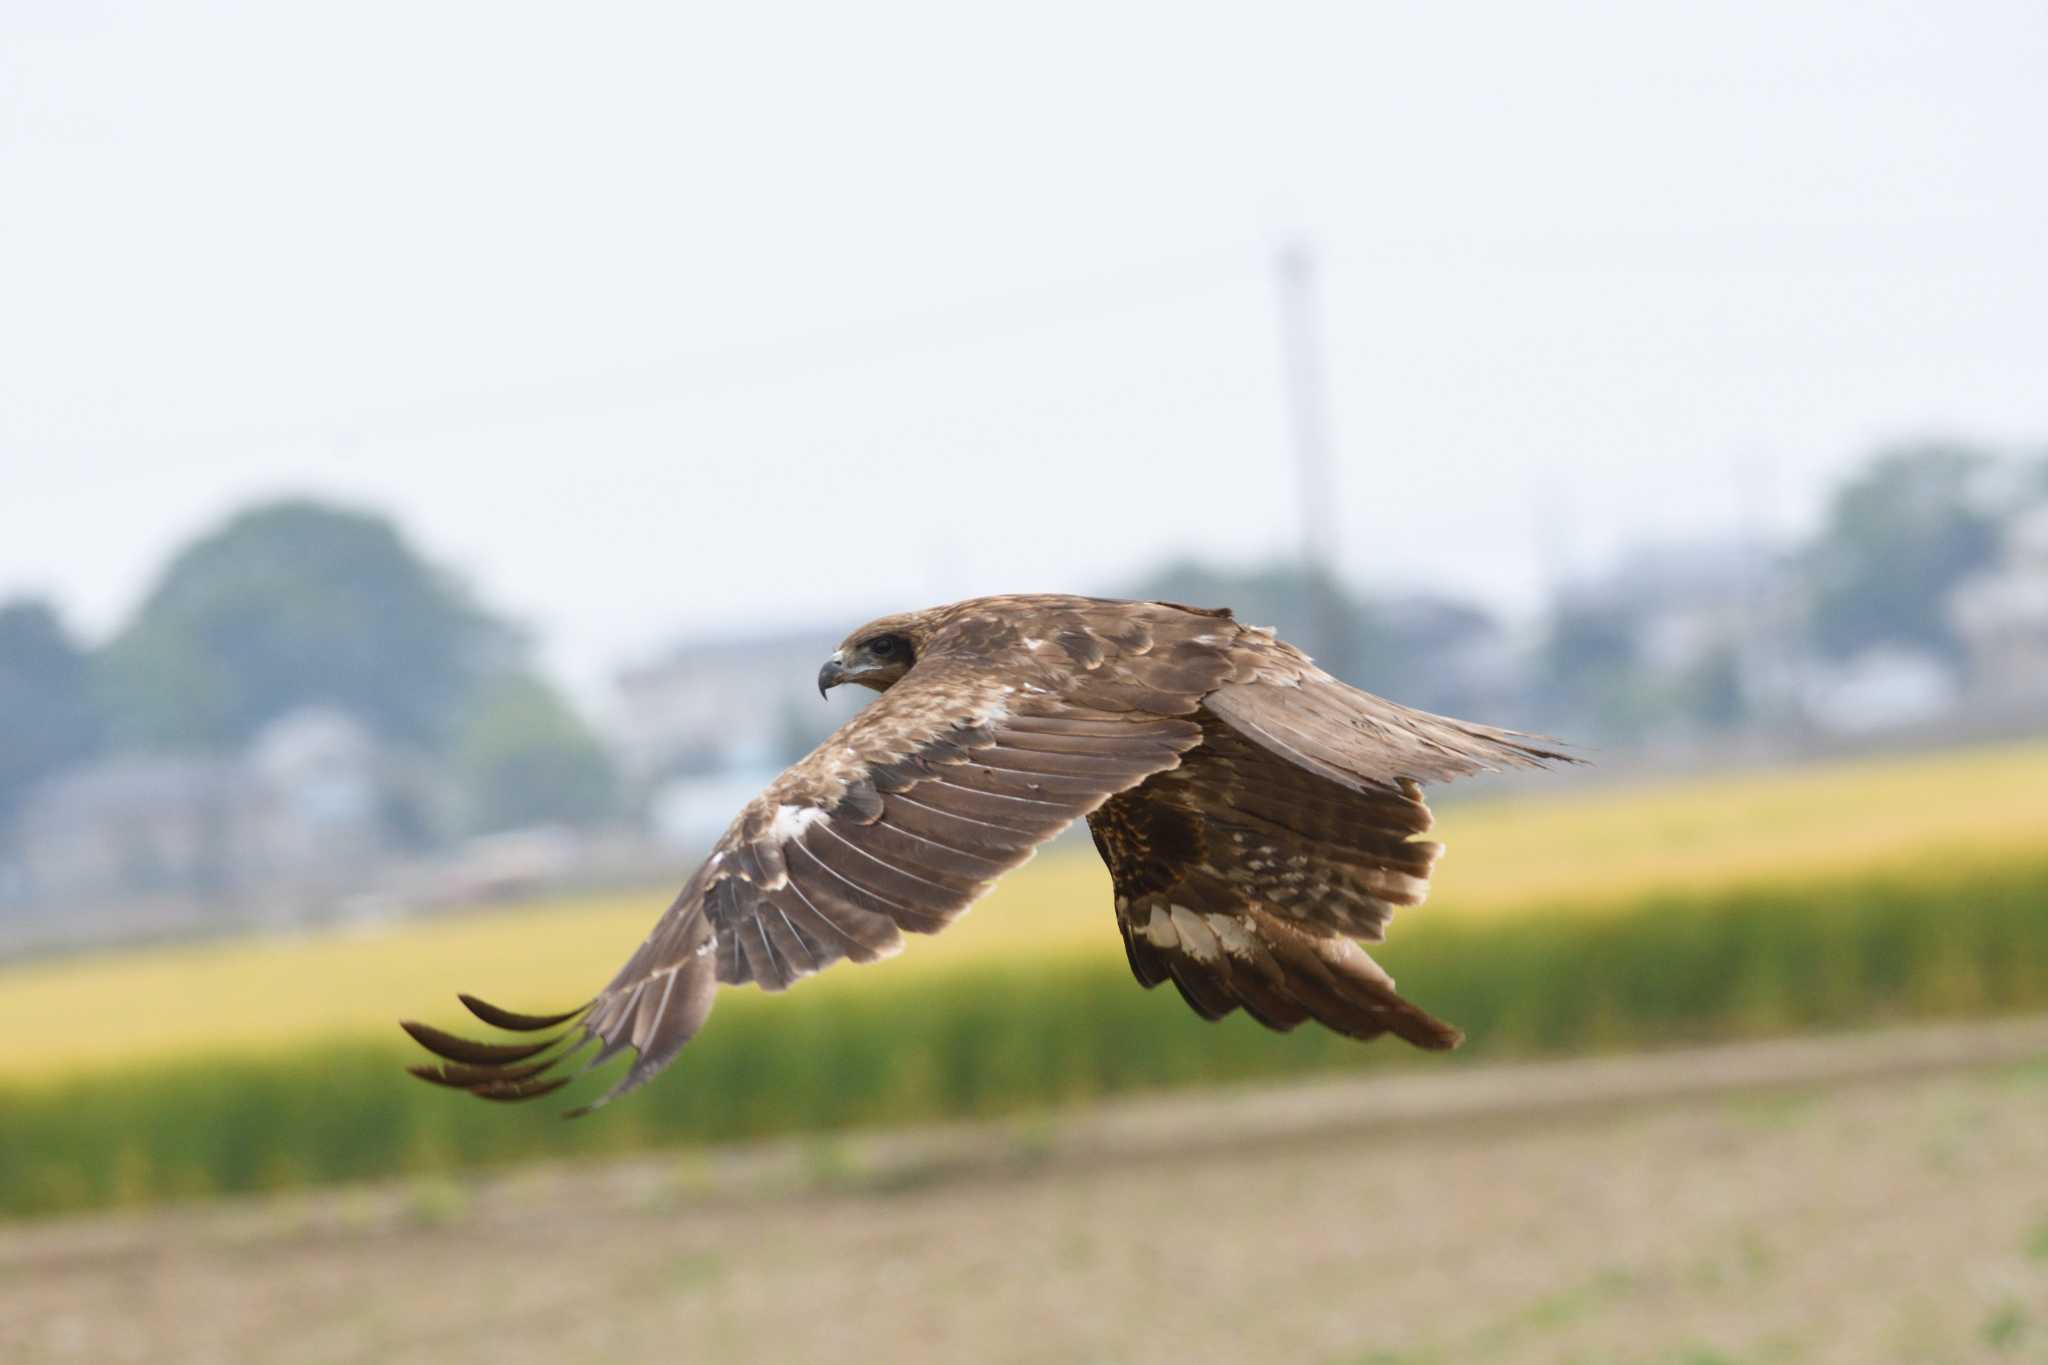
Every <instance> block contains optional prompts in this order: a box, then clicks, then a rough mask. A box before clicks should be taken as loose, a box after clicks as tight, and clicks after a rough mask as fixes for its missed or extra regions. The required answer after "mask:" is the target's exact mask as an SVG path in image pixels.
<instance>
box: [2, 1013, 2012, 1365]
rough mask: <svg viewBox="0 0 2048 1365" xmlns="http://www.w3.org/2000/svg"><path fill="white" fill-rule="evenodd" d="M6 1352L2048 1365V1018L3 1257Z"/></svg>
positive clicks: (1309, 1092)
mask: <svg viewBox="0 0 2048 1365" xmlns="http://www.w3.org/2000/svg"><path fill="white" fill-rule="evenodd" d="M0 1360H4V1361H6V1362H9V1363H10V1365H32V1363H33V1365H40V1362H46V1361H90V1362H96V1363H97V1362H113V1361H129V1360H133V1361H149V1362H199V1361H221V1362H248V1361H289V1362H339V1361H375V1362H379V1363H380V1365H398V1363H399V1362H422V1363H423V1365H424V1363H427V1362H432V1363H433V1365H448V1363H453V1362H463V1361H479V1362H483V1361H488V1362H491V1365H524V1363H525V1362H529V1361H531V1362H540V1361H546V1362H550V1363H551V1365H554V1363H556V1362H565V1361H566V1362H580V1361H600V1360H603V1361H610V1360H634V1361H639V1360H647V1361H657V1360H659V1361H669V1360H673V1361H688V1362H692V1363H693V1365H695V1363H696V1362H713V1361H811V1360H817V1361H870V1360H875V1361H881V1360H888V1361H904V1362H922V1361H934V1362H937V1361H945V1362H953V1361H1016V1362H1040V1361H1043V1362H1056V1361H1057V1362H1065V1361H1100V1362H1128V1363H1130V1365H1137V1363H1138V1362H1152V1361H1158V1362H1169V1361H1170V1362H1174V1363H1175V1365H1194V1363H1198V1362H1207V1361H1218V1362H1224V1361H1245V1360H1274V1361H1310V1362H1359V1363H1360V1365H1363V1362H1379V1363H1381V1365H1396V1363H1397V1362H1398V1365H1421V1363H1422V1362H1442V1363H1444V1365H1452V1363H1454V1362H1463V1361H1543V1362H1552V1361H1556V1362H1565V1361H1575V1362H1587V1365H1591V1363H1592V1362H1608V1361H1615V1362H1621V1361H1627V1362H1656V1363H1658V1365H1728V1363H1731V1362H1738V1361H1741V1362H1778V1361H1840V1362H1856V1365H1866V1363H1868V1362H1881V1361H1927V1362H1951V1361H1973V1360H1985V1361H2011V1360H2019V1361H2037V1362H2044V1361H2048V1020H2030V1021H2017V1022H2012V1023H2007V1024H2002V1025H1980V1026H1969V1027H1959V1028H1950V1029H1926V1030H1914V1031H1911V1032H1902V1033H1890V1034H1869V1035H1861V1036H1858V1037H1852V1038H1845V1039H1835V1040H1824V1041H1802V1042H1794V1043H1783V1044H1770V1045H1762V1046H1755V1047H1743V1048H1729V1049H1720V1050H1715V1051H1708V1052H1695V1053H1674V1054H1668V1055H1665V1056H1661V1057H1638V1058H1628V1059H1618V1060H1607V1061H1595V1062H1577V1063H1563V1064H1547V1065H1541V1066H1518V1067H1496V1068H1488V1069H1476V1068H1474V1069H1443V1070H1436V1071H1427V1072H1425V1071H1417V1072H1412V1073H1407V1074H1402V1075H1397V1076H1381V1077H1374V1078H1368V1079H1364V1080H1357V1081H1346V1082H1341V1083H1333V1084H1321V1085H1313V1086H1297V1087H1290V1088H1286V1089H1280V1090H1267V1091H1245V1092H1236V1093H1232V1094H1227V1095H1191V1096H1171V1097H1164V1098H1160V1099H1154V1100H1146V1101H1141V1102H1136V1103H1132V1104H1127V1105H1119V1106H1116V1107H1113V1108H1105V1109H1103V1110H1100V1111H1098V1112H1096V1113H1093V1114H1090V1115H1085V1116H1078V1117H1069V1118H1062V1119H1059V1120H1057V1121H1053V1122H1050V1123H1046V1124H1038V1125H1032V1124H1023V1125H1006V1126H1001V1127H978V1128H972V1129H951V1130H944V1131H938V1132H931V1133H923V1134H911V1135H898V1136H892V1137H879V1138H866V1139H857V1140H841V1141H837V1142H831V1143H810V1144H794V1145H783V1146H773V1147H765V1148H755V1149H750V1150H747V1151H743V1152H734V1153H722V1154H717V1155H713V1156H704V1155H698V1156H694V1157H678V1158H675V1159H672V1160H662V1161H647V1160H639V1161H633V1162H622V1163H614V1164H608V1165H604V1166H589V1167H582V1168H558V1169H549V1170H539V1171H526V1172H518V1173H513V1174H509V1175H506V1176H503V1177H499V1178H496V1179H493V1180H490V1181H488V1182H471V1183H465V1184H456V1183H453V1182H431V1183H423V1184H415V1185H412V1186H407V1187H402V1188H384V1189H378V1190H359V1191H347V1192H341V1193H337V1194H324V1195H319V1196H312V1197H305V1198H298V1199H290V1200H276V1201H265V1202H260V1203H245V1204H239V1205H223V1206H213V1207H203V1208H197V1209H190V1210H181V1211H176V1212H169V1213H161V1214H151V1215H144V1216H138V1217H116V1218H96V1219H77V1220H70V1221H66V1222H59V1223H48V1224H41V1225H27V1226H13V1227H4V1228H0Z"/></svg>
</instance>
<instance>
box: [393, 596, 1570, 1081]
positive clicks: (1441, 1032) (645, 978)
mask: <svg viewBox="0 0 2048 1365" xmlns="http://www.w3.org/2000/svg"><path fill="white" fill-rule="evenodd" d="M840 683H858V684H860V685H861V686H863V687H869V688H872V689H874V690H875V691H876V692H878V693H880V694H881V695H880V696H879V697H878V698H877V699H876V700H875V701H873V702H872V703H870V704H869V705H868V706H867V707H866V708H865V709H864V710H862V711H861V712H859V713H858V714H857V715H855V716H854V717H853V718H852V719H851V720H849V721H847V722H846V724H844V725H842V726H841V727H840V728H839V729H838V730H837V731H836V732H835V733H834V734H833V735H832V736H831V737H830V738H828V739H826V740H825V742H824V743H823V744H821V745H819V746H818V748H817V749H816V750H814V751H813V752H812V753H811V754H810V755H808V756H807V757H805V758H804V759H802V760H801V761H799V762H798V763H796V764H795V765H794V766H793V767H791V768H790V769H789V770H788V771H786V772H784V773H783V774H782V775H781V776H780V777H778V778H776V779H775V780H774V782H772V783H770V784H769V786H768V789H767V790H766V791H764V792H762V793H761V795H760V796H758V797H756V798H755V799H754V800H753V801H752V802H750V803H748V805H747V806H746V807H745V808H744V809H743V810H741V811H740V813H739V816H738V818H736V819H735V820H734V821H733V822H732V825H731V826H730V827H729V828H728V829H727V830H726V832H725V835H724V837H722V838H721V839H719V841H718V843H717V845H716V846H715V847H714V848H713V849H712V851H711V854H710V856H709V857H708V858H706V859H705V861H704V863H703V865H702V866H700V867H699V868H698V869H697V871H696V873H695V874H694V875H693V876H692V877H691V878H690V879H689V881H688V883H686V884H685V885H684V887H683V889H682V892H681V894H679V895H678V896H677V897H676V899H675V902H674V903H673V904H672V905H670V906H669V908H668V911H667V912H666V913H665V914H664V915H663V916H662V917H661V919H660V921H659V922H658V923H657V924H656V925H655V926H654V930H653V932H652V933H651V934H649V935H648V937H647V940H646V942H644V943H642V944H641V945H640V947H639V950H638V951H636V952H635V953H634V954H633V955H632V957H631V958H630V959H628V960H627V962H626V965H625V966H624V967H622V968H620V969H619V973H618V975H617V976H615V977H613V978H612V980H611V983H610V984H609V985H607V986H606V987H605V988H604V989H603V990H602V991H601V992H599V993H598V995H597V996H596V998H594V999H592V1000H590V1001H589V1002H587V1003H586V1004H584V1005H582V1006H580V1007H578V1008H577V1009H574V1010H571V1011H569V1012H567V1013H564V1014H555V1015H531V1014H518V1013H514V1012H512V1011H510V1010H505V1009H500V1008H499V1007H497V1006H495V1005H491V1004H487V1003H486V1002H484V1001H482V1000H478V999H476V998H474V997H472V996H467V995H465V996H462V997H461V999H462V1002H463V1004H464V1005H466V1006H467V1007H468V1008H469V1010H470V1011H471V1012H472V1013H473V1014H475V1015H476V1016H477V1017H478V1018H480V1019H482V1020H483V1021H484V1022H485V1023H487V1024H491V1025H493V1026H495V1027H498V1028H502V1029H508V1030H512V1031H515V1032H523V1033H533V1034H541V1035H546V1036H543V1037H541V1038H539V1039H538V1040H537V1041H531V1042H518V1043H480V1042H472V1041H469V1040H467V1039H463V1038H459V1037H456V1036H454V1035H452V1034H449V1033H445V1032H443V1031H441V1030H439V1029H436V1028H432V1027H429V1026H427V1025H424V1024H418V1023H412V1022H407V1023H406V1024H404V1025H403V1027H404V1028H405V1030H406V1031H407V1032H408V1033H410V1034H411V1035H412V1036H413V1038H414V1039H416V1040H417V1041H418V1042H419V1043H420V1044H422V1045H423V1046H424V1047H426V1048H427V1049H428V1050H429V1051H430V1052H433V1053H434V1054H436V1055H437V1056H438V1057H440V1058H441V1059H443V1060H442V1062H441V1063H440V1064H438V1065H430V1066H417V1067H414V1068H412V1071H413V1073H414V1074H415V1075H417V1076H420V1077H421V1078H422V1079H425V1080H428V1081H432V1082H435V1083H436V1084H440V1085H447V1086H453V1087H455V1088H457V1089H462V1090H467V1091H469V1092H470V1093H471V1094H474V1095H478V1096H481V1097H483V1098H486V1099H494V1100H521V1099H528V1098H531V1097H534V1096H537V1095H543V1094H546V1093H548V1092H549V1091H551V1090H553V1089H555V1088H556V1087H558V1086H560V1085H563V1084H565V1083H566V1082H567V1080H568V1079H569V1076H568V1074H566V1072H567V1068H566V1067H565V1066H564V1065H563V1063H565V1062H566V1061H567V1060H568V1059H569V1058H570V1057H572V1056H573V1055H575V1054H576V1053H578V1052H581V1051H582V1050H583V1049H584V1048H586V1047H587V1046H588V1045H590V1044H592V1043H595V1044H596V1045H597V1046H596V1051H595V1052H594V1053H592V1054H591V1056H590V1058H589V1060H588V1061H587V1062H586V1063H585V1069H588V1068H589V1067H593V1066H596V1065H598V1064H599V1063H602V1062H604V1061H605V1060H606V1059H608V1058H610V1057H612V1056H614V1055H616V1054H618V1053H619V1052H621V1051H624V1050H627V1049H631V1050H632V1051H633V1053H634V1054H635V1056H634V1060H633V1063H632V1065H631V1067H630V1068H629V1069H628V1070H627V1072H626V1074H625V1076H624V1078H623V1079H621V1080H620V1081H619V1082H618V1083H617V1084H616V1085H615V1086H614V1087H612V1089H611V1090H610V1091H609V1092H607V1093H606V1094H605V1095H604V1096H603V1097H602V1098H601V1099H599V1100H598V1101H597V1104H603V1103H605V1102H607V1101H609V1100H611V1099H613V1098H615V1097H617V1096H619V1095H622V1094H624V1093H626V1092H627V1091H629V1090H632V1089H635V1088H636V1087H638V1086H640V1085H642V1084H644V1083H645V1082H646V1081H647V1080H648V1078H649V1077H651V1076H653V1075H654V1073H655V1072H657V1071H659V1070H660V1069H661V1068H662V1067H664V1066H666V1065H667V1064H668V1063H669V1062H670V1061H671V1060H673V1059H674V1057H675V1056H676V1053H677V1052H678V1051H680V1050H681V1048H682V1047H683V1045H684V1044H685V1043H687V1042H689V1041H690V1039H691V1038H693V1037H694V1036H696V1034H697V1031H698V1030H699V1029H701V1028H702V1027H703V1026H704V1021H705V1018H706V1017H707V1016H708V1015H709V1014H710V1012H711V1002H712V996H713V995H714V994H715V993H716V991H717V989H718V987H719V986H720V985H721V984H723V985H739V984H742V983H745V982H750V981H751V982H754V983H756V984H757V985H759V986H761V987H762V988H763V989H765V990H770V991H780V990H782V989H784V988H786V987H788V986H789V985H791V984H792V983H793V982H795V981H797V980H799V979H800V978H802V977H805V976H809V975H810V974H811V973H813V972H816V971H819V970H821V969H823V968H825V967H828V966H830V965H831V964H832V963H834V962H837V961H838V960H840V959H841V958H851V959H852V960H854V961H855V962H873V961H875V960H876V959H877V958H883V957H887V956H889V955H891V954H892V953H895V952H896V951H898V950H899V949H900V948H902V946H903V934H904V932H905V931H906V930H907V931H909V932H911V933H919V934H932V933H937V932H938V931H940V930H941V929H944V928H945V927H946V926H947V925H948V924H950V923H952V922H953V921H954V920H955V919H957V918H958V917H959V916H960V914H961V913H962V912H963V911H965V910H966V909H967V907H968V906H969V905H970V904H972V903H973V902H974V900H975V899H976V898H977V897H978V896H980V895H981V894H982V893H983V892H985V891H987V890H988V889H989V887H990V886H991V885H992V884H993V882H994V881H995V879H996V878H998V877H1000V876H1001V875H1002V874H1003V873H1005V872H1007V871H1009V870H1010V869H1011V868H1013V867H1016V866H1017V865H1018V864H1020V863H1022V862H1024V861H1025V860H1026V859H1027V858H1029V857H1030V856H1031V854H1032V852H1033V851H1034V850H1035V849H1036V848H1037V847H1038V845H1040V844H1042V843H1044V842H1045V841H1046V840H1047V839H1050V838H1051V837H1052V836H1053V835H1055V834H1057V833H1058V832H1059V831H1060V830H1061V829H1063V828H1065V827H1066V826H1067V825H1068V824H1070V823H1071V822H1072V821H1073V820H1075V819H1076V818H1077V817H1081V816H1085V817H1087V820H1088V828H1089V831H1090V832H1091V833H1092V834H1093V835H1094V837H1095V846H1096V848H1097V850H1098V851H1099V852H1100V853H1101V855H1102V861H1103V862H1104V863H1105V864H1107V865H1108V868H1109V873H1110V878H1111V880H1112V882H1113V884H1114V889H1115V900H1114V909H1115V916H1116V925H1117V930H1118V932H1119V933H1121V934H1122V935H1123V942H1124V952H1125V954H1126V955H1127V956H1128V958H1129V960H1130V966H1131V971H1132V973H1133V974H1134V975H1135V976H1136V977H1137V978H1138V982H1139V984H1140V985H1142V986H1145V987H1148V988H1149V987H1152V986H1156V985H1158V984H1160V983H1161V982H1165V981H1170V982H1172V983H1173V985H1174V987H1175V988H1176V989H1177V990H1178V991H1179V992H1180V994H1181V996H1182V997H1183V998H1184V999H1185V1000H1186V1001H1187V1003H1188V1004H1189V1005H1190V1006H1192V1007H1193V1008H1194V1010H1195V1012H1196V1013H1198V1014H1200V1015H1201V1016H1202V1017H1203V1018H1205V1019H1220V1018H1222V1017H1223V1016H1224V1015H1227V1014H1229V1013H1230V1012H1231V1011H1233V1010H1236V1009H1239V1008H1242V1009H1243V1010H1244V1011H1245V1012H1246V1013H1247V1014H1249V1015H1250V1016H1251V1017H1252V1018H1254V1019H1256V1020H1257V1021H1258V1022H1259V1023H1261V1024H1264V1025H1265V1026H1266V1027H1268V1028H1272V1029H1281V1030H1286V1029H1291V1028H1294V1027H1295V1026H1296V1025H1298V1024H1301V1023H1302V1022H1304V1021H1306V1020H1310V1019H1313V1020H1315V1021H1316V1022H1317V1023H1319V1024H1322V1025H1323V1026H1325V1027H1326V1028H1331V1029H1334V1030H1336V1031H1337V1032H1339V1033H1342V1034H1345V1035H1347V1036H1349V1037H1352V1038H1359V1039H1371V1038H1376V1037H1378V1036H1380V1035H1381V1034H1384V1033H1391V1034H1393V1035H1394V1036H1396V1037H1398V1038H1401V1039H1403V1040H1404V1041H1406V1042H1409V1043H1412V1044H1414V1045H1415V1046H1417V1047H1422V1048H1448V1047H1454V1046H1456V1045H1457V1043H1458V1042H1459V1041H1460V1039H1461V1037H1462V1035H1461V1034H1460V1033H1459V1032H1458V1030H1457V1029H1456V1028H1454V1027H1452V1026H1451V1025H1450V1024H1447V1023H1445V1022H1443V1021H1442V1020H1440V1019H1437V1018H1435V1017H1433V1016H1432V1015H1430V1014H1429V1013H1428V1012H1427V1011H1425V1010H1423V1009H1422V1008H1420V1007H1419V1006H1417V1005H1414V1004H1412V1003H1410V1002H1409V1001H1408V1000H1406V999H1404V998H1403V997H1402V996H1400V995H1399V994H1397V993H1396V992H1395V990H1394V982H1393V979H1392V978H1391V977H1389V976H1388V975H1387V974H1386V972H1384V971H1382V970H1381V969H1380V967H1379V965H1378V964H1377V963H1375V962H1374V961H1373V960H1372V958H1371V957H1369V956H1367V955H1366V952H1365V950H1364V949H1363V948H1362V947H1360V946H1359V943H1358V940H1361V939H1364V940H1369V941H1373V942H1377V941H1379V940H1380V939H1381V938H1382V937H1384V935H1385V932H1386V927H1387V921H1388V919H1389V918H1390V917H1391V916H1392V914H1393V912H1394V907H1396V906H1405V905H1416V904H1419V903H1420V902H1421V900H1422V898H1423V896H1424V894H1425V892H1426V891H1427V890H1428V884H1429V874H1430V869H1431V867H1432V866H1433V865H1434V864H1435V862H1436V860H1437V857H1438V855H1439V854H1440V853H1442V851H1443V846H1442V845H1441V844H1437V843H1432V842H1428V841H1426V840H1424V839H1422V838H1421V837H1420V836H1421V835H1423V834H1425V833H1426V832H1427V831H1428V830H1429V828H1430V813H1429V808H1428V806H1426V805H1425V804H1424V803H1423V799H1422V789H1421V786H1420V784H1421V783H1423V782H1431V781H1442V780H1445V779H1448V778H1453V777H1457V776H1460V775H1463V774H1468V773H1474V772H1479V771H1482V770H1491V769H1495V768H1498V767H1501V766H1503V765H1520V766H1533V765H1540V764H1543V763H1545V762H1548V761H1550V760H1567V761H1568V756H1567V755H1564V754H1561V753H1557V752H1554V751H1552V750H1550V749H1547V748H1544V747H1541V742H1540V741H1539V740H1538V739H1537V738H1536V737H1532V736H1529V735H1524V734H1520V733H1517V732H1515V731H1509V730H1497V729H1493V728H1490V727H1488V726H1483V725H1473V724H1468V723H1467V722H1464V721H1458V720H1451V719H1448V718H1446V717H1443V716H1435V715H1430V714H1428V713H1426V712H1422V711H1416V710H1411V709H1410V708H1408V707H1405V706H1401V705H1398V704H1396V703H1394V702H1390V701H1385V700H1383V699H1381V698H1379V697H1375V696H1373V695H1371V694H1369V693H1366V692H1361V691H1359V690H1358V689H1357V688H1354V687H1350V686H1348V685H1346V684H1345V683H1342V682H1340V681H1338V680H1337V679H1336V678H1334V677H1332V676H1330V675H1329V674H1328V673H1326V672H1324V671H1323V670H1322V669H1320V668H1318V667H1316V666H1315V664H1314V663H1312V662H1311V661H1310V660H1309V658H1308V657H1307V656H1306V655H1304V654H1303V653H1302V652H1301V651H1300V650H1298V649H1296V648H1294V647H1293V646H1292V645H1289V644H1287V643H1286V642H1285V641H1283V640H1279V639H1276V638H1275V637H1274V635H1273V633H1272V631H1270V630H1266V629H1262V628H1258V627H1253V626H1246V625H1243V624H1240V623H1239V622H1238V621H1237V620H1235V619H1234V618H1233V617H1232V615H1231V613H1230V612H1229V610H1227V609H1223V610H1204V609H1201V608H1196V607H1187V606H1181V605H1179V604H1177V603H1171V602H1125V601H1114V600H1108V599H1102V598H1092V597H1067V596H1051V595H1019V596H1007V597H982V598H976V599H973V600H971V601H965V602H955V603H952V604H950V605H947V606H940V607H933V608H930V609H928V610H925V611H913V612H904V613H902V614H900V615H894V616H884V617H882V618H881V619H879V620H876V621H871V622H869V623H868V624H867V625H864V626H862V627H861V628H860V629H858V630H856V631H854V632H853V633H852V634H851V635H849V636H847V637H846V640H845V642H844V643H842V644H841V645H840V646H839V648H838V649H837V650H836V651H834V652H833V654H832V657H831V658H829V659H827V660H826V661H825V664H824V667H823V668H821V669H820V670H819V672H818V688H819V691H820V692H821V693H822V692H824V691H825V690H826V689H829V688H831V687H834V686H836V685H838V684H840ZM594 1107H596V1106H595V1105H591V1106H586V1107H585V1109H582V1110H577V1111H575V1112H578V1113H582V1112H587V1111H588V1109H589V1108H594Z"/></svg>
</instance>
